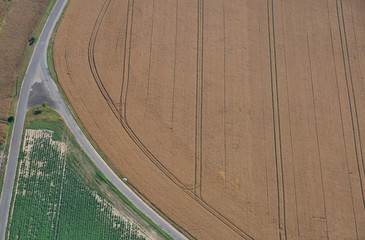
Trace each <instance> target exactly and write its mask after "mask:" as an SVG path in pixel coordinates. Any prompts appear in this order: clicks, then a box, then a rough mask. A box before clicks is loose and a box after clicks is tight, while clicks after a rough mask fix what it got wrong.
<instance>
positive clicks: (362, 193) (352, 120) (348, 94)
mask: <svg viewBox="0 0 365 240" xmlns="http://www.w3.org/2000/svg"><path fill="white" fill-rule="evenodd" d="M336 11H337V21H338V30H339V35H340V43H341V51H342V62H343V67H344V74H345V82H346V89H347V97H348V103H349V108H350V117H351V125H352V133H353V140H354V150H355V155H356V162H357V168H358V173H359V181H360V188H361V197H362V202H363V208H364V209H365V197H364V189H363V180H362V178H363V177H362V173H361V170H360V168H361V166H360V165H361V164H360V160H359V153H358V146H357V139H356V133H355V132H356V131H355V128H356V127H355V122H354V117H353V111H354V110H353V109H352V108H353V107H352V102H351V92H350V88H349V83H348V76H347V66H346V57H345V50H344V41H343V36H342V30H341V29H342V28H341V21H340V12H339V6H338V0H336ZM342 17H343V16H342ZM343 23H344V21H343Z"/></svg>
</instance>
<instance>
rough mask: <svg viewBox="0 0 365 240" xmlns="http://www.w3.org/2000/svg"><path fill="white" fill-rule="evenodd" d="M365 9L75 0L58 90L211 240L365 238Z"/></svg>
mask: <svg viewBox="0 0 365 240" xmlns="http://www.w3.org/2000/svg"><path fill="white" fill-rule="evenodd" d="M364 43H365V2H364V1H362V0H349V1H343V0H308V1H302V0H291V1H278V0H257V1H241V0H231V1H224V0H211V1H204V0H197V1H195V0H194V1H193V0H183V1H179V0H150V1H142V0H129V1H127V0H120V1H115V0H95V1H87V0H72V1H71V3H70V5H69V7H68V9H67V12H66V14H65V16H64V19H63V21H62V23H61V25H60V28H59V30H58V33H57V36H56V40H55V48H54V61H55V67H56V72H57V75H58V79H59V82H60V84H61V86H62V88H63V90H64V91H65V93H66V95H67V97H68V99H69V100H70V102H71V104H72V106H73V108H74V109H75V111H76V113H77V115H78V117H79V118H80V120H81V122H82V123H83V124H84V126H85V127H86V129H87V130H88V132H89V133H90V135H91V136H92V138H93V139H94V140H95V142H96V143H97V144H98V146H99V147H100V149H101V150H102V151H103V152H104V153H105V155H106V156H107V157H108V159H109V161H110V162H111V164H112V165H113V167H114V168H115V169H117V170H118V171H119V172H120V173H121V174H122V175H123V176H125V177H127V178H128V181H130V182H131V183H132V184H133V185H134V186H135V187H136V188H137V189H138V191H139V192H141V193H142V194H143V195H144V196H145V197H146V198H148V199H149V200H150V201H151V203H152V204H154V205H155V206H156V207H157V208H159V209H160V210H161V211H162V212H163V213H164V214H166V216H167V217H169V218H170V219H171V220H173V221H174V222H175V223H177V224H178V225H180V226H181V227H182V228H183V229H185V230H186V231H188V232H189V233H190V234H191V235H192V236H193V237H195V238H197V239H209V240H210V239H365V195H364V190H365V189H364V188H365V185H364V181H365V166H364V155H365V153H364V150H365V146H364V143H365V87H364V84H365V80H364V78H365V70H364V69H365V45H364Z"/></svg>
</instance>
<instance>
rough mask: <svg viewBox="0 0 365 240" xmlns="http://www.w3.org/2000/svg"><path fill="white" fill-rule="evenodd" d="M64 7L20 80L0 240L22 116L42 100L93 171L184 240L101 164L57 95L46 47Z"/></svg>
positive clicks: (0, 213)
mask: <svg viewBox="0 0 365 240" xmlns="http://www.w3.org/2000/svg"><path fill="white" fill-rule="evenodd" d="M66 3H67V0H58V1H57V3H56V5H55V7H54V9H53V10H52V13H51V15H50V16H49V18H48V20H47V23H46V25H45V26H44V29H43V31H42V33H41V35H40V37H39V39H38V41H37V44H36V47H35V50H34V53H33V56H32V58H31V61H30V63H29V66H28V69H27V72H26V75H25V78H24V80H23V84H22V88H21V93H20V97H19V102H18V107H17V112H16V118H15V125H14V128H13V133H12V139H11V142H10V150H9V156H8V164H7V167H6V172H5V179H4V187H3V192H2V195H1V199H0V240H3V239H5V232H6V227H7V223H8V215H9V209H10V203H11V198H12V191H13V187H14V180H15V175H16V169H17V163H18V157H19V150H20V144H21V141H22V133H23V127H24V119H25V115H26V112H27V110H28V109H29V108H30V107H32V106H34V105H38V104H39V103H40V102H41V101H44V100H47V102H49V103H51V104H49V105H50V106H51V107H53V108H54V109H55V110H56V111H57V112H59V113H60V115H61V116H62V117H63V118H64V120H65V122H66V124H67V126H68V127H69V129H70V130H71V132H72V133H73V135H74V136H75V138H76V140H77V141H78V143H79V144H80V146H81V147H82V148H83V150H84V151H85V153H86V154H87V155H88V156H89V157H90V159H91V160H92V161H93V162H94V164H95V165H96V167H97V168H98V169H99V170H100V171H101V172H102V173H103V174H104V175H105V176H106V177H107V178H108V179H109V180H110V181H111V182H112V183H113V184H114V185H115V187H116V188H117V189H118V190H119V191H120V192H121V193H122V194H123V195H124V196H126V197H127V198H128V199H129V200H130V201H131V202H132V203H133V204H134V205H135V206H136V207H137V208H138V209H139V210H141V211H142V212H143V213H144V214H145V215H146V216H147V217H149V218H150V219H151V220H152V221H153V222H155V223H156V224H157V225H158V226H159V227H160V228H161V229H163V230H164V231H165V232H166V233H167V234H169V235H170V236H171V237H172V238H174V239H187V238H186V237H185V236H184V235H182V234H181V233H180V232H179V231H177V230H176V229H175V228H174V227H173V226H172V225H170V224H169V223H168V222H167V221H165V220H164V219H163V218H162V217H161V216H159V215H158V214H157V213H156V212H154V211H153V210H152V209H151V208H150V207H149V206H148V205H147V204H146V203H144V202H143V201H142V200H141V199H140V198H139V197H138V196H137V195H136V194H135V193H134V192H133V191H132V190H131V189H130V188H128V187H127V185H126V184H125V183H124V182H123V181H122V180H121V179H120V178H119V177H118V176H117V175H116V174H115V173H114V172H113V171H112V170H111V169H110V167H109V166H108V165H107V164H106V163H105V162H104V160H103V159H102V158H101V157H100V155H99V154H98V153H97V152H96V151H95V149H94V148H93V147H92V145H91V144H90V142H89V141H88V140H87V138H86V136H85V135H84V133H83V132H82V131H81V129H80V127H79V126H78V125H77V123H76V121H75V119H74V118H73V116H72V114H71V112H70V110H69V109H68V107H67V105H66V103H65V102H64V100H63V98H62V96H61V94H60V92H59V91H58V88H57V86H56V84H55V83H54V82H53V80H52V78H51V76H50V75H49V71H48V66H47V46H48V42H49V39H50V37H51V35H52V32H53V29H54V27H55V25H56V22H57V20H58V18H59V16H60V15H61V12H62V10H63V8H64V7H65V5H66ZM37 89H38V90H37ZM39 89H41V90H39Z"/></svg>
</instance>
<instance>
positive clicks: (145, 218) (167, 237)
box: [97, 170, 173, 240]
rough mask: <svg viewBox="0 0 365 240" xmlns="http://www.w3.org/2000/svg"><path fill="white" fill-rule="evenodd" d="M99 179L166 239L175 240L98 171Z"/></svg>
mask: <svg viewBox="0 0 365 240" xmlns="http://www.w3.org/2000/svg"><path fill="white" fill-rule="evenodd" d="M97 175H98V177H99V178H100V179H101V180H102V181H104V182H105V183H106V184H108V186H109V187H110V188H111V189H112V190H113V191H114V192H115V193H116V194H117V195H118V196H119V197H120V198H121V199H122V200H123V201H124V202H125V203H126V204H128V205H129V206H130V207H131V208H132V209H133V210H134V211H135V212H137V213H138V214H139V215H140V216H141V217H142V218H143V219H144V220H146V221H147V222H148V223H150V224H151V225H152V226H153V227H154V228H156V229H158V230H159V231H160V233H161V234H162V235H163V236H164V237H165V238H166V239H170V240H173V238H172V237H170V236H169V235H168V234H167V233H166V232H165V231H163V230H162V229H161V228H160V227H159V226H157V225H156V224H155V223H154V222H153V221H151V219H149V218H148V217H147V216H146V215H144V213H143V212H141V211H140V210H139V209H138V208H136V207H135V206H134V205H133V203H131V202H130V201H129V200H128V199H127V198H126V197H125V196H124V195H123V194H122V193H121V192H119V190H118V189H117V188H116V187H115V186H114V185H113V184H112V183H111V182H110V181H109V180H108V179H107V178H106V177H105V175H104V174H103V173H102V172H100V171H99V170H98V171H97Z"/></svg>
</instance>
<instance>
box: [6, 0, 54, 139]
mask: <svg viewBox="0 0 365 240" xmlns="http://www.w3.org/2000/svg"><path fill="white" fill-rule="evenodd" d="M49 3H50V0H37V1H35V0H12V1H8V0H0V146H1V145H3V143H4V140H5V136H6V120H7V118H8V114H9V109H10V104H11V101H12V97H13V94H15V93H16V92H15V91H14V92H13V90H14V88H15V84H16V83H17V81H21V79H19V80H17V73H18V71H19V68H20V65H21V62H22V60H23V58H24V53H25V50H26V47H27V45H28V39H29V38H30V37H31V35H32V33H33V31H34V30H35V28H36V26H37V25H38V23H39V21H40V19H41V17H42V15H43V13H44V11H45V10H46V8H47V6H48V4H49Z"/></svg>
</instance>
